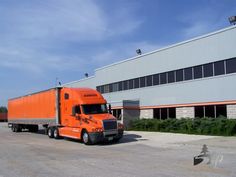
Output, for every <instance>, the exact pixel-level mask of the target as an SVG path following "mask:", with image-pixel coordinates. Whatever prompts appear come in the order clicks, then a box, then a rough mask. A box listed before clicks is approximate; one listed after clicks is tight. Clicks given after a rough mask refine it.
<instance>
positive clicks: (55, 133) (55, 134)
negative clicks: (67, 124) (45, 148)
mask: <svg viewBox="0 0 236 177" xmlns="http://www.w3.org/2000/svg"><path fill="white" fill-rule="evenodd" d="M54 137H57V129H55V130H54Z"/></svg>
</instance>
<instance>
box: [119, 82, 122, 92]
mask: <svg viewBox="0 0 236 177" xmlns="http://www.w3.org/2000/svg"><path fill="white" fill-rule="evenodd" d="M118 89H119V91H122V90H123V82H118Z"/></svg>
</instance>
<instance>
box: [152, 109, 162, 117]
mask: <svg viewBox="0 0 236 177" xmlns="http://www.w3.org/2000/svg"><path fill="white" fill-rule="evenodd" d="M160 113H161V112H160V109H159V108H157V109H153V117H154V119H161V114H160Z"/></svg>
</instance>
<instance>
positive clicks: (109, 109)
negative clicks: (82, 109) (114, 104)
mask: <svg viewBox="0 0 236 177" xmlns="http://www.w3.org/2000/svg"><path fill="white" fill-rule="evenodd" d="M108 111H109V114H112V112H111V104H108Z"/></svg>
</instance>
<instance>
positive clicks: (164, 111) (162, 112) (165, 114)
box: [161, 108, 168, 119]
mask: <svg viewBox="0 0 236 177" xmlns="http://www.w3.org/2000/svg"><path fill="white" fill-rule="evenodd" d="M167 112H168V111H167V108H161V119H167V118H168V113H167Z"/></svg>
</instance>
